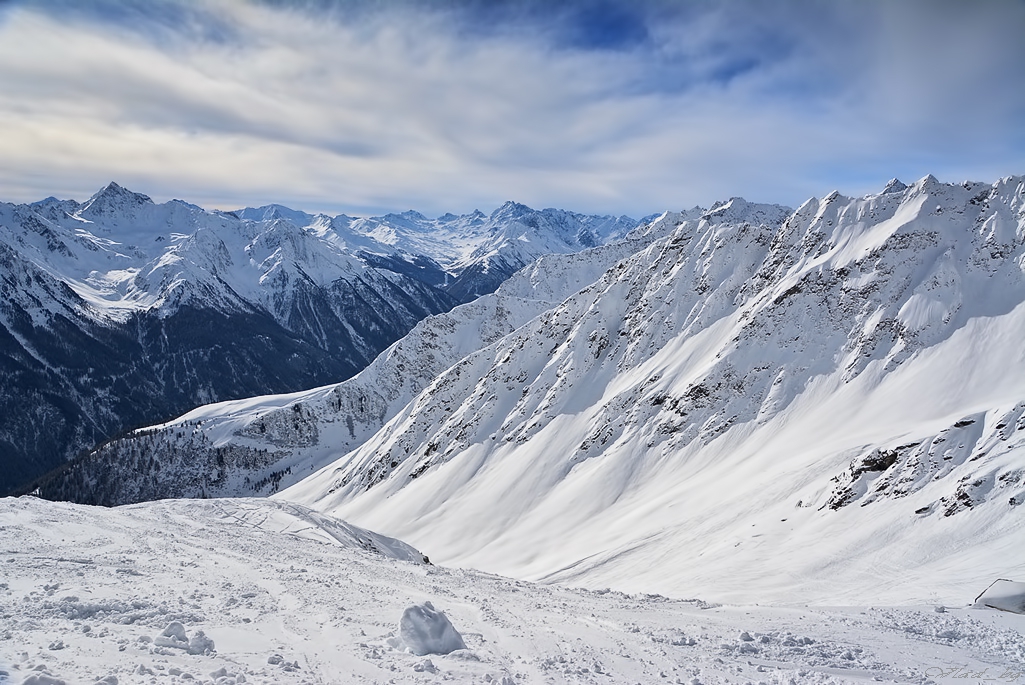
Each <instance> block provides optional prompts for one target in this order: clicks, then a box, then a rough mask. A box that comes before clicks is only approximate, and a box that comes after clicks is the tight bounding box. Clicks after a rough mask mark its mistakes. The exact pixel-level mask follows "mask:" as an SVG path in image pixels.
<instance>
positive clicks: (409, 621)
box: [399, 602, 466, 656]
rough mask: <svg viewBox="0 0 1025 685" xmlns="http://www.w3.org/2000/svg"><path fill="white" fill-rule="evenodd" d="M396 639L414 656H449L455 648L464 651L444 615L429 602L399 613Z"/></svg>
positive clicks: (464, 647) (455, 631) (457, 635)
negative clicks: (400, 639)
mask: <svg viewBox="0 0 1025 685" xmlns="http://www.w3.org/2000/svg"><path fill="white" fill-rule="evenodd" d="M399 637H400V638H402V642H403V643H405V645H406V648H407V649H408V650H409V651H410V652H412V653H413V654H416V655H417V656H424V655H426V654H449V653H450V652H454V651H456V650H457V649H466V643H464V642H463V636H462V635H460V634H459V631H458V630H456V629H455V627H453V625H452V623H451V621H449V620H448V617H447V616H445V614H444V612H441V611H438V610H437V609H435V608H434V605H433V604H431V603H430V602H424V603H423V604H414V605H413V606H411V607H408V608H407V609H406V610H405V611H403V612H402V618H401V619H400V620H399Z"/></svg>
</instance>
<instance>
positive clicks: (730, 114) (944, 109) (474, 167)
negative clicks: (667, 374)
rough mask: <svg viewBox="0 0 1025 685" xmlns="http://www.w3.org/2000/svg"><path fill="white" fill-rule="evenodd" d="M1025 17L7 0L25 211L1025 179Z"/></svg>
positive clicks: (17, 173) (914, 9)
mask: <svg viewBox="0 0 1025 685" xmlns="http://www.w3.org/2000/svg"><path fill="white" fill-rule="evenodd" d="M1021 35H1025V3H1022V2H1019V1H1018V0H1015V1H1014V2H1010V1H1003V0H998V1H994V2H977V3H949V4H945V3H942V2H928V3H925V2H922V3H918V2H900V3H893V2H883V1H881V0H880V1H879V2H859V3H824V2H823V3H817V2H812V1H810V0H809V1H807V2H800V3H797V2H794V3H787V2H778V3H757V2H739V1H738V2H729V3H725V4H713V3H704V2H694V3H687V2H673V3H669V2H658V1H656V0H652V1H651V2H647V3H637V2H626V1H625V0H624V1H623V2H611V1H606V2H601V1H594V2H577V3H543V2H540V1H538V2H530V1H523V2H512V3H493V2H469V1H467V2H436V3H430V4H426V3H413V2H408V3H402V2H392V3H382V4H379V5H370V4H368V3H346V2H343V1H341V0H339V1H337V2H332V1H330V0H321V1H320V2H301V3H299V2H264V3H256V2H241V1H235V0H210V1H208V2H204V3H196V2H188V1H187V0H181V1H180V2H179V1H177V0H150V1H149V2H145V3H142V2H140V3H137V4H133V3H132V2H127V1H118V2H114V1H113V0H109V1H108V2H100V1H97V2H93V3H86V4H84V5H83V4H82V3H72V2H62V1H59V0H52V1H50V2H21V3H19V2H15V3H8V4H6V5H0V127H2V130H3V131H4V134H3V136H2V137H0V184H2V187H3V192H2V196H3V199H9V200H35V199H39V198H41V197H44V196H46V195H50V194H56V195H59V196H66V197H76V198H78V199H83V198H84V197H87V196H88V195H89V194H91V193H92V192H93V191H95V190H96V189H98V188H99V187H100V186H101V185H103V184H105V183H106V182H107V181H109V180H112V179H116V180H118V181H119V182H121V183H122V184H125V185H128V186H129V187H132V188H133V189H136V190H139V191H142V192H146V193H148V194H150V195H153V196H154V198H156V199H168V198H170V197H183V198H184V199H188V200H190V201H193V202H197V203H199V204H204V205H205V206H210V207H228V208H230V207H237V206H242V205H246V204H264V203H266V202H271V201H274V202H282V203H284V204H289V205H291V206H295V207H297V208H304V209H308V210H320V211H329V212H340V211H347V212H349V213H365V212H376V211H381V210H395V209H399V210H401V209H406V208H416V209H419V210H421V211H424V212H427V213H432V212H433V213H441V212H444V211H468V210H470V209H473V208H474V207H480V208H482V209H489V208H492V207H494V206H496V205H498V204H499V203H501V202H502V201H504V200H506V199H516V200H518V201H521V202H525V203H527V204H531V205H534V206H560V207H567V208H574V209H578V210H581V211H608V212H616V213H630V214H633V215H641V214H645V213H649V212H654V211H661V210H663V209H667V208H679V207H682V206H690V205H693V204H703V205H707V204H709V203H710V202H712V201H714V200H715V199H719V198H723V197H728V196H730V195H744V196H746V197H748V198H749V199H754V200H765V201H778V202H785V203H791V204H797V203H799V202H801V201H802V200H803V199H805V198H806V197H808V196H811V195H821V194H824V193H825V192H828V191H829V190H831V189H833V188H839V189H840V190H841V191H843V192H846V193H849V194H854V193H861V192H869V191H871V190H874V189H877V188H879V187H881V185H882V183H883V182H885V180H886V179H888V178H889V177H891V176H904V177H905V178H917V177H920V176H922V175H925V174H926V173H933V174H935V175H937V176H939V177H940V178H942V179H944V180H960V179H962V178H977V179H980V180H993V179H995V178H996V177H998V176H1001V175H1006V174H1010V173H1023V172H1025V76H1023V74H1025V41H1022V40H1021V38H1020V37H1021Z"/></svg>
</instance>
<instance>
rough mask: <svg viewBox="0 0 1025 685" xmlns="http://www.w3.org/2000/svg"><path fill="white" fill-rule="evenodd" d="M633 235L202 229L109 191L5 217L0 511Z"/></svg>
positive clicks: (615, 228) (516, 214)
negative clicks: (559, 256)
mask: <svg viewBox="0 0 1025 685" xmlns="http://www.w3.org/2000/svg"><path fill="white" fill-rule="evenodd" d="M636 223H637V222H635V221H633V220H630V219H628V218H627V217H595V216H585V215H580V214H575V213H572V212H567V211H562V210H554V209H547V210H543V211H537V210H532V209H530V208H528V207H526V206H524V205H519V204H516V203H512V202H509V203H506V204H505V205H503V206H502V207H500V208H499V209H497V210H495V211H494V212H493V213H492V214H491V215H484V214H483V213H481V212H478V211H475V212H473V213H471V214H468V215H462V216H456V215H452V214H448V215H445V216H442V217H439V218H437V219H427V218H426V217H424V216H422V215H420V214H418V213H416V212H406V213H403V214H390V215H386V216H382V217H374V218H353V217H348V216H345V215H340V216H336V217H328V216H325V215H311V214H307V213H305V212H300V211H296V210H292V209H289V208H287V207H282V206H279V205H267V206H264V207H259V208H247V209H243V210H238V211H233V212H224V211H207V210H204V209H202V208H200V207H197V206H195V205H192V204H189V203H186V202H183V201H180V200H172V201H170V202H166V203H162V204H157V203H154V202H153V201H152V200H151V199H150V198H149V197H147V196H145V195H142V194H139V193H134V192H132V191H129V190H127V189H125V188H123V187H121V186H119V185H117V184H116V183H111V184H109V185H108V186H106V187H105V188H103V189H102V190H100V191H99V192H98V193H96V194H95V195H94V196H92V197H91V198H90V199H89V200H88V201H86V202H84V203H78V202H75V201H73V200H58V199H56V198H47V199H45V200H42V201H40V202H36V203H33V204H22V205H14V204H7V203H5V204H0V296H2V302H0V379H2V387H3V392H2V393H0V409H2V414H0V415H2V417H3V418H2V419H0V455H2V457H3V461H4V464H5V465H6V466H7V468H5V470H4V473H3V474H2V475H0V493H3V492H10V491H14V490H16V489H21V488H24V487H25V486H26V484H27V483H29V482H31V481H32V480H33V479H36V478H38V477H40V476H42V475H43V474H44V473H46V472H48V471H50V470H52V469H55V468H59V467H61V466H62V465H64V464H65V463H67V460H68V459H70V458H72V457H73V456H75V455H77V454H78V453H80V452H82V451H83V450H87V449H89V448H92V447H95V446H96V445H97V444H99V443H102V442H104V441H106V440H108V439H110V438H112V437H114V436H117V435H118V434H120V433H122V432H123V431H124V430H126V429H129V428H135V427H139V426H145V425H148V424H152V423H154V422H156V421H160V420H165V419H167V418H169V417H173V416H176V415H178V414H181V413H182V412H184V411H187V410H189V409H191V408H193V407H196V406H198V405H201V404H205V403H209V402H216V401H221V400H228V399H238V398H244V397H250V396H254V395H260V394H266V393H282V392H294V391H298V390H302V389H305V388H310V387H315V386H319V385H322V384H324V383H329V382H337V381H340V380H343V379H345V378H349V377H351V376H353V375H354V374H356V373H357V372H359V371H360V370H362V369H363V368H364V367H366V366H367V364H369V363H370V362H371V361H372V360H373V359H374V358H375V357H376V356H377V355H378V353H380V352H381V351H382V350H383V349H385V348H386V347H387V346H388V345H389V344H391V343H392V342H394V341H395V340H397V339H399V338H401V337H402V336H403V335H405V334H406V333H407V332H408V331H409V330H410V329H411V328H413V326H415V325H416V323H417V322H419V321H420V320H422V319H423V318H424V317H426V316H429V315H432V314H438V313H441V312H445V311H448V310H450V309H451V308H452V307H454V306H455V305H457V304H459V303H460V302H466V301H470V300H472V299H474V298H476V297H477V296H479V295H480V294H483V293H486V292H490V291H491V290H493V289H494V288H496V287H497V286H498V285H499V284H500V283H501V282H502V281H503V280H504V279H505V278H507V277H508V276H509V275H511V274H512V273H513V272H514V271H515V270H517V269H519V268H521V267H522V266H524V265H526V264H527V263H528V262H530V261H532V260H534V259H535V258H537V257H538V256H540V255H542V254H547V253H550V252H572V251H576V250H580V249H583V248H586V247H589V246H592V245H596V244H601V243H604V242H608V241H611V240H615V239H617V238H618V237H620V236H622V235H623V234H625V233H626V232H627V231H629V230H630V229H632V228H633V227H634V226H635V225H636Z"/></svg>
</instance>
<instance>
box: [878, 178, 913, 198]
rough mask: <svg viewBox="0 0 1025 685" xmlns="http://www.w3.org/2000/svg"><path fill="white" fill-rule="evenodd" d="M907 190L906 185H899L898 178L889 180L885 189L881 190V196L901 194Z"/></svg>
mask: <svg viewBox="0 0 1025 685" xmlns="http://www.w3.org/2000/svg"><path fill="white" fill-rule="evenodd" d="M907 189H908V186H907V184H906V183H901V181H900V179H898V178H891V179H890V181H889V182H888V183H887V184H886V187H885V188H883V195H888V194H889V193H903V192H904V191H905V190H907Z"/></svg>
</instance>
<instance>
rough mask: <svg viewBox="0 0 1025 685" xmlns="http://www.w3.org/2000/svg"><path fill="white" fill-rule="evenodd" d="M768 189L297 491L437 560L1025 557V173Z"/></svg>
mask: <svg viewBox="0 0 1025 685" xmlns="http://www.w3.org/2000/svg"><path fill="white" fill-rule="evenodd" d="M778 212H779V210H778V209H777V210H773V209H772V208H764V207H758V206H752V205H749V204H748V203H745V202H743V201H742V200H739V199H734V200H732V201H730V202H727V203H723V204H720V205H718V206H716V207H713V209H712V210H710V211H709V212H708V213H707V215H706V216H705V218H704V219H703V220H702V221H701V222H700V223H698V224H695V223H685V224H683V225H682V226H681V227H680V228H679V229H678V230H677V231H676V232H675V233H674V234H672V235H671V236H669V237H667V238H665V239H663V240H661V241H658V242H656V243H654V244H653V245H651V246H650V247H648V248H646V249H645V250H643V251H641V252H639V253H637V254H636V255H634V256H633V257H632V258H630V259H628V260H625V261H623V262H621V263H619V264H617V265H616V266H615V267H613V268H612V269H610V270H609V271H608V272H607V273H606V274H605V275H604V276H603V277H602V278H601V279H600V280H598V281H597V282H596V283H595V284H594V285H592V286H591V287H589V288H586V289H584V290H583V291H581V292H580V293H578V294H577V295H575V296H573V297H571V298H569V299H567V300H566V301H565V302H563V303H562V304H560V305H559V306H557V307H555V308H553V309H551V310H549V311H548V312H546V313H545V314H543V315H541V316H540V317H538V318H536V319H534V320H533V321H531V322H529V323H528V324H526V325H524V326H523V327H521V328H520V329H518V330H517V331H515V332H513V333H511V334H510V335H508V336H506V337H504V338H502V339H501V340H499V341H496V342H495V343H493V344H492V345H490V346H488V347H486V348H484V349H482V350H481V351H480V352H477V353H475V354H472V355H469V356H468V357H466V358H465V359H463V360H462V361H460V362H459V363H458V364H456V365H455V366H453V367H452V368H451V369H449V370H448V371H446V372H445V373H443V374H441V375H440V376H439V377H438V378H437V379H435V380H434V381H433V382H432V383H431V385H430V386H429V387H427V388H426V389H425V390H424V391H423V392H422V393H421V394H420V395H419V396H418V397H417V398H415V399H414V400H413V401H412V402H411V403H410V404H408V405H407V406H406V407H405V408H404V409H403V410H402V411H401V412H400V413H399V414H398V415H396V417H395V418H394V419H392V421H390V422H389V423H388V425H386V426H385V428H384V429H383V430H381V431H380V432H379V433H378V434H376V435H375V436H374V437H373V438H371V439H370V440H368V441H367V442H366V443H364V444H363V445H362V446H361V447H360V448H358V449H357V450H354V451H353V452H352V453H351V454H349V455H347V456H345V457H343V458H342V459H340V460H338V461H337V462H336V463H335V464H333V465H331V466H329V467H326V468H324V469H323V470H321V471H320V472H318V473H317V474H315V475H314V476H311V477H310V478H308V479H306V480H305V481H303V482H301V483H299V484H297V485H295V486H293V487H292V488H290V489H288V490H286V491H284V492H283V493H282V494H281V497H282V498H284V499H291V500H295V501H299V502H303V503H305V504H308V505H310V506H314V507H316V508H318V509H320V510H322V511H326V512H331V513H334V514H337V515H339V516H342V517H344V518H347V519H351V520H353V521H356V522H358V523H360V525H366V526H368V527H371V528H374V529H375V530H381V531H383V532H385V533H387V534H389V535H395V536H397V537H401V538H403V539H406V540H409V541H410V542H412V543H413V544H416V545H417V546H418V547H420V548H421V549H424V550H425V551H426V552H427V553H428V554H430V555H431V558H432V559H438V560H440V561H442V562H443V563H449V564H456V565H460V566H466V567H474V568H479V569H484V570H488V571H493V572H498V573H502V574H506V575H511V576H515V577H520V578H527V579H544V580H548V581H562V582H571V583H574V584H583V585H586V586H588V587H604V586H612V587H616V588H620V589H626V590H637V589H644V590H645V591H652V590H654V591H660V592H666V593H670V594H674V595H677V596H681V595H682V596H689V595H692V594H700V595H702V596H706V597H710V598H713V599H720V598H725V599H730V600H743V601H761V600H768V601H795V598H796V596H798V595H799V596H800V597H804V598H810V599H813V600H814V601H823V602H827V601H828V602H876V601H896V600H898V599H901V600H907V599H908V598H915V599H917V600H921V601H926V600H929V599H930V598H933V597H936V596H942V595H944V594H946V593H951V592H966V591H967V590H968V588H970V587H975V586H977V585H978V583H979V582H980V581H981V580H982V579H984V578H988V577H998V576H1003V577H1014V576H1015V574H1018V575H1020V574H1021V573H1022V572H1025V547H1023V546H1022V545H1021V544H1020V541H1021V538H1022V535H1023V524H1022V519H1021V512H1022V511H1025V510H1023V509H1021V508H1020V507H1019V504H1020V503H1021V502H1022V501H1023V500H1025V420H1023V414H1025V347H1023V346H1022V345H1021V344H1020V341H1021V340H1022V339H1025V276H1023V268H1025V179H1023V178H1020V177H1017V178H1007V179H1003V180H1001V181H999V182H998V183H996V184H993V185H987V184H979V183H965V184H962V185H947V184H941V183H939V182H938V181H937V180H936V179H934V178H932V177H926V178H924V179H922V180H921V181H919V182H918V183H916V184H914V185H913V186H911V187H906V186H904V185H903V184H900V183H899V182H893V183H891V184H890V185H889V186H887V188H886V189H885V190H884V192H882V193H880V194H877V195H872V196H868V197H864V198H847V197H843V196H841V195H839V194H838V193H832V194H830V195H829V196H827V197H825V198H823V199H821V200H810V201H808V202H807V203H805V204H804V205H803V206H802V207H800V208H799V209H798V210H797V211H796V212H793V213H792V214H791V215H789V216H786V215H785V214H784V215H782V216H780V215H779V214H778ZM767 217H768V220H767ZM759 219H761V220H759ZM777 219H778V221H777ZM780 224H782V225H780ZM770 567H771V568H772V569H773V573H771V574H766V573H765V569H766V568H770ZM881 578H885V581H886V582H885V583H881V582H880V579H881ZM795 593H796V594H795Z"/></svg>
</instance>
